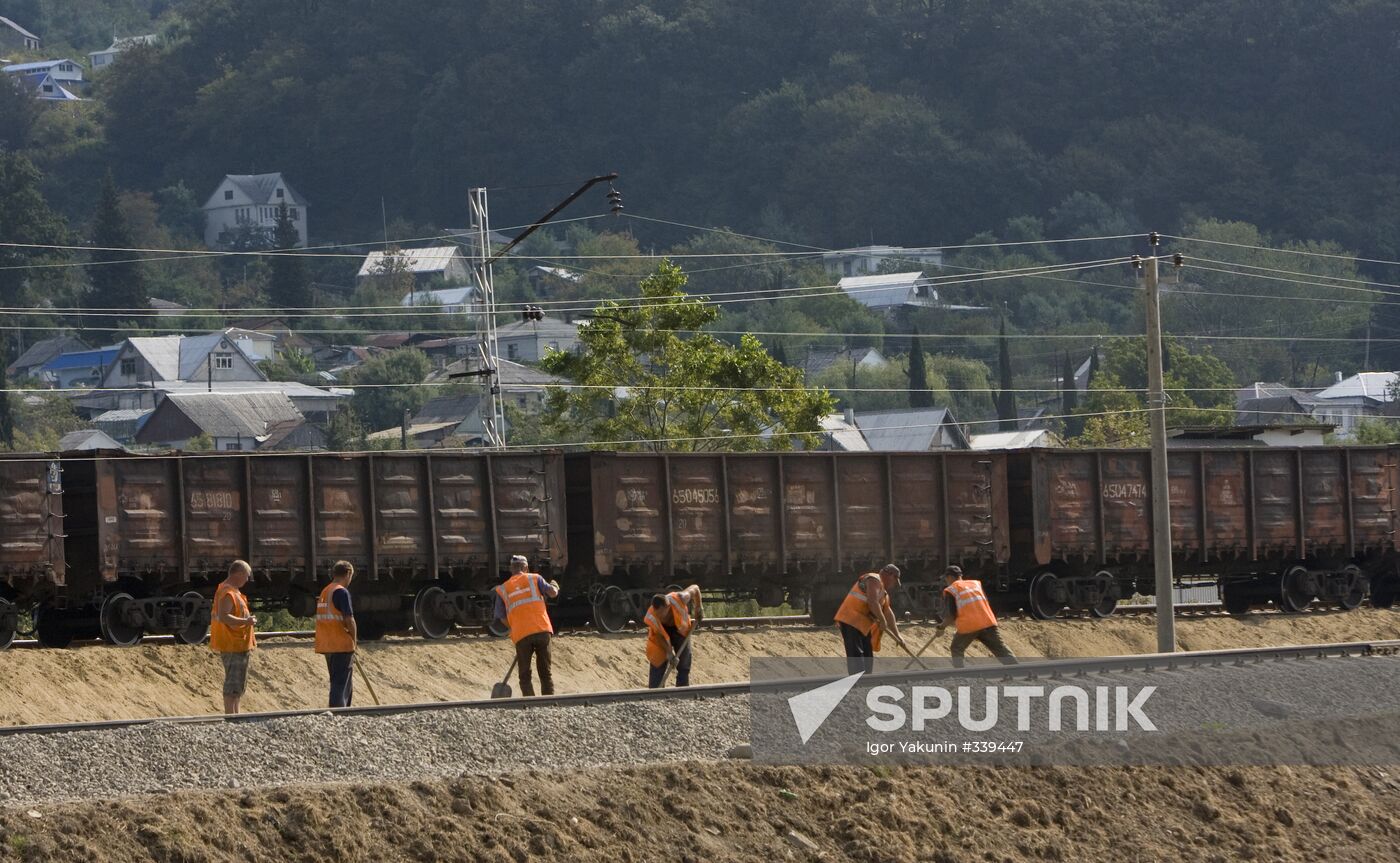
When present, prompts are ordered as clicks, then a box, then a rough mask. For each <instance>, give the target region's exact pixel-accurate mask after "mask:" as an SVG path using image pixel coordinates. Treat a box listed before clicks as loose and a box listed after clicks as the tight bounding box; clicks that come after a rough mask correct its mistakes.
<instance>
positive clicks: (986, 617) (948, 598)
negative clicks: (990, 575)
mask: <svg viewBox="0 0 1400 863" xmlns="http://www.w3.org/2000/svg"><path fill="white" fill-rule="evenodd" d="M943 584H944V588H943V606H944V607H943V621H942V622H941V623H939V624H938V629H937V631H936V632H935V633H934V635H937V634H938V633H940V632H942V631H943V630H944V629H946V628H947V626H948V622H949V621H954V626H955V627H956V633H955V634H954V635H953V666H954V667H955V668H961V667H962V664H963V655H964V654H965V653H967V648H968V645H970V644H972V642H974V641H980V642H981V643H982V646H983V647H986V648H987V649H988V650H990V651H991V652H992V655H993V656H995V657H996V658H997V659H998V660H1000V662H1001V664H1002V665H1014V664H1016V657H1015V655H1014V654H1012V652H1011V649H1010V648H1008V647H1007V646H1006V642H1004V641H1002V640H1001V632H1000V631H998V630H997V617H996V615H995V614H993V613H992V604H991V603H990V602H988V601H987V594H986V593H984V592H983V591H982V582H980V581H977V580H976V579H971V578H964V577H963V571H962V567H959V566H950V567H948V568H947V569H946V570H944V571H943Z"/></svg>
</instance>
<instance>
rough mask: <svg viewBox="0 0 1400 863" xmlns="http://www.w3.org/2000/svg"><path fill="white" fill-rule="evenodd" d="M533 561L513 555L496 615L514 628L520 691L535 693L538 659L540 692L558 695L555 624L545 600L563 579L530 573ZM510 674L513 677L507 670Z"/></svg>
mask: <svg viewBox="0 0 1400 863" xmlns="http://www.w3.org/2000/svg"><path fill="white" fill-rule="evenodd" d="M529 569H530V561H529V560H528V559H526V557H525V555H523V554H515V555H511V558H510V578H508V579H506V581H505V583H504V584H500V585H497V586H496V607H495V613H494V615H493V616H494V617H495V619H496V620H503V621H505V623H506V625H507V626H509V627H510V640H511V641H513V642H514V643H515V661H516V664H518V665H519V666H520V669H519V670H520V694H521V695H523V696H526V697H529V696H532V695H534V694H535V685H534V681H533V679H532V677H531V675H530V661H531V660H532V659H535V660H538V663H539V667H540V694H541V695H553V694H554V674H553V672H552V671H551V670H550V658H549V641H550V638H551V637H552V636H553V635H554V624H552V623H550V621H549V611H548V609H546V608H545V599H546V598H548V599H553V598H554V597H556V596H558V595H559V582H557V581H545V580H544V576H542V575H540V574H539V573H537V572H530V571H529ZM506 676H510V675H509V673H507V675H506Z"/></svg>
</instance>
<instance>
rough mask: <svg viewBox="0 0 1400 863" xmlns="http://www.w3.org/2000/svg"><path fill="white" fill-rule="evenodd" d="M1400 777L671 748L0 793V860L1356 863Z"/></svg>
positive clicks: (1378, 846)
mask: <svg viewBox="0 0 1400 863" xmlns="http://www.w3.org/2000/svg"><path fill="white" fill-rule="evenodd" d="M1397 788H1400V785H1398V784H1397V783H1396V781H1395V779H1394V777H1393V776H1391V775H1387V774H1386V773H1385V771H1381V770H1376V769H1344V770H1317V769H1289V768H1242V769H1222V768H1170V769H1166V768H1132V769H1107V768H1079V769H1065V768H1040V769H1029V768H988V769H984V770H977V771H973V770H967V769H956V768H856V767H850V768H805V769H803V768H791V767H789V768H782V767H761V766H756V765H750V764H746V763H736V762H728V763H697V762H678V763H671V764H650V765H643V766H635V767H621V768H617V767H610V768H594V769H580V770H572V771H569V772H567V773H558V772H525V773H516V774H513V775H510V776H499V777H482V776H464V777H460V778H456V779H440V780H430V781H420V782H411V783H405V782H390V783H373V784H371V783H352V784H339V785H331V786H319V787H304V788H294V789H275V790H266V791H250V790H237V791H223V792H203V793H180V794H168V795H162V796H158V797H132V798H125V799H122V800H116V801H97V802H89V803H81V804H66V805H47V806H41V807H38V808H34V809H31V810H27V811H26V810H24V809H8V810H0V860H4V861H6V863H8V861H16V863H38V861H50V860H85V861H91V863H138V861H157V860H158V861H176V860H178V861H207V863H222V861H255V863H264V861H266V863H274V861H276V863H281V861H288V860H295V861H305V863H320V861H339V863H368V861H389V860H393V861H397V860H407V861H492V863H504V861H527V860H557V861H564V860H568V861H649V860H661V859H665V860H673V861H678V863H680V861H697V863H698V861H749V860H764V861H773V860H795V861H807V860H827V861H836V860H854V861H871V863H874V861H890V862H891V863H914V861H937V863H962V861H968V863H971V861H1008V863H1019V861H1031V860H1036V861H1042V860H1063V861H1069V860H1076V861H1077V860H1117V861H1129V863H1132V861H1155V860H1179V861H1192V863H1194V861H1202V863H1206V861H1225V860H1269V861H1278V863H1316V861H1322V860H1327V861H1343V863H1346V861H1375V860H1388V859H1394V850H1395V847H1396V843H1397V841H1400V821H1397V818H1396V815H1395V813H1396V812H1397V811H1400V808H1398V807H1397V804H1400V791H1397ZM880 824H883V825H885V829H883V830H881V829H879V828H878V827H877V826H876V825H880Z"/></svg>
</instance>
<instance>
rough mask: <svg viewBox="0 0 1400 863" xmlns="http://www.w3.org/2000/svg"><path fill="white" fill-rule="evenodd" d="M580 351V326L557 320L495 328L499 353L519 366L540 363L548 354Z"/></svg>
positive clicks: (520, 322) (522, 322) (513, 323)
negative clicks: (550, 352)
mask: <svg viewBox="0 0 1400 863" xmlns="http://www.w3.org/2000/svg"><path fill="white" fill-rule="evenodd" d="M577 348H578V325H576V324H570V323H565V322H564V321H561V320H558V319H556V318H544V319H542V320H538V321H514V322H512V323H509V324H506V325H505V326H503V327H497V328H496V350H497V351H499V352H500V355H501V356H503V357H505V358H506V359H509V360H514V361H516V362H519V363H537V362H539V361H540V360H542V359H544V356H545V354H546V353H548V352H549V351H552V350H553V351H564V352H566V353H567V352H569V351H573V350H576V349H577Z"/></svg>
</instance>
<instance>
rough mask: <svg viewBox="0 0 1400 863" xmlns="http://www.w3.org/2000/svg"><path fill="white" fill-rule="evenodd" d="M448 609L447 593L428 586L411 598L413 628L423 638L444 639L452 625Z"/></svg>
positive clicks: (439, 588) (449, 606)
mask: <svg viewBox="0 0 1400 863" xmlns="http://www.w3.org/2000/svg"><path fill="white" fill-rule="evenodd" d="M450 608H451V604H450V603H449V602H448V601H447V591H445V590H443V589H442V588H441V587H438V586H437V585H436V584H430V585H428V586H427V587H425V588H423V589H422V590H420V591H418V595H417V596H415V597H414V598H413V628H414V629H416V630H418V634H419V635H421V636H423V637H424V638H431V639H434V640H436V639H439V638H446V637H447V634H448V633H449V632H451V631H452V624H453V619H452V616H451V615H449V614H448V609H450ZM493 623H494V621H493Z"/></svg>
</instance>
